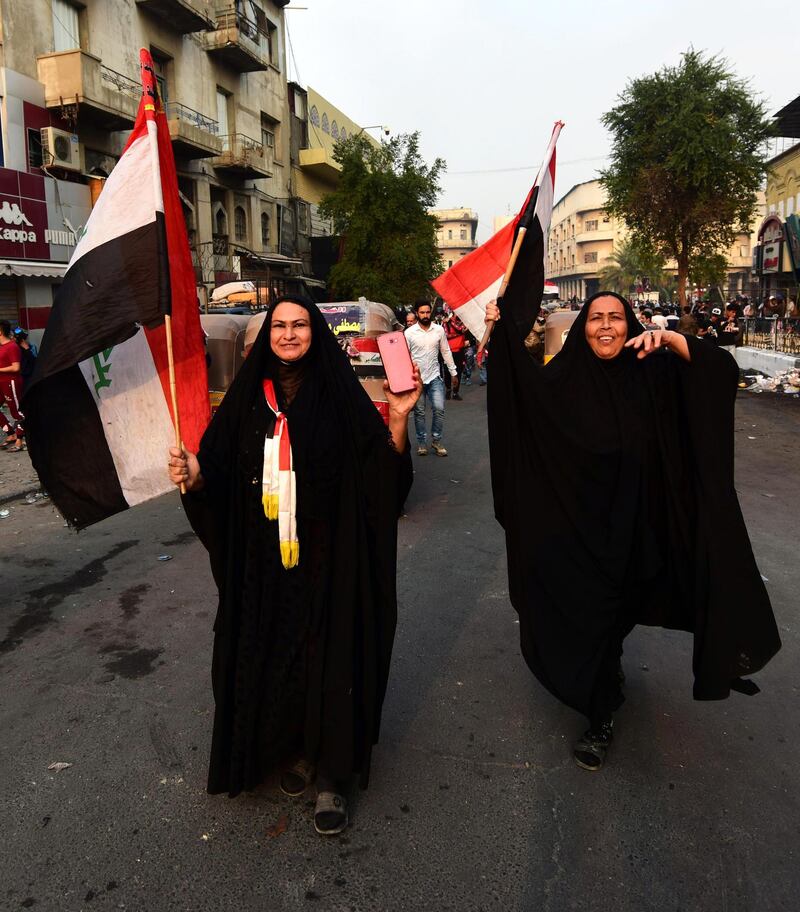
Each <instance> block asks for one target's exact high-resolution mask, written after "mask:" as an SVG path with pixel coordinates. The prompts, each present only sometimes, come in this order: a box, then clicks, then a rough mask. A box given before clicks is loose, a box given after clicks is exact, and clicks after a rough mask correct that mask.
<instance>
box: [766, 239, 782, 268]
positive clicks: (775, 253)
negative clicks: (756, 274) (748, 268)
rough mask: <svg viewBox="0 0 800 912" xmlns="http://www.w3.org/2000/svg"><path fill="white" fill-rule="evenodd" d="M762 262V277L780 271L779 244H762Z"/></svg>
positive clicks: (778, 242)
mask: <svg viewBox="0 0 800 912" xmlns="http://www.w3.org/2000/svg"><path fill="white" fill-rule="evenodd" d="M762 256H763V260H762V264H761V272H762V274H763V275H767V274H768V273H773V272H780V271H781V242H780V241H773V242H772V243H770V244H764V252H763V254H762Z"/></svg>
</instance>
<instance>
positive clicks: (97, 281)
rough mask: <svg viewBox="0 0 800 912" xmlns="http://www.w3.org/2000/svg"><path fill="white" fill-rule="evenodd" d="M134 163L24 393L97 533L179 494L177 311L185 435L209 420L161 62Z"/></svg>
mask: <svg viewBox="0 0 800 912" xmlns="http://www.w3.org/2000/svg"><path fill="white" fill-rule="evenodd" d="M140 58H141V65H142V83H143V88H144V91H143V94H142V100H141V103H140V105H139V112H138V115H137V117H136V123H135V125H134V128H133V131H132V133H131V135H130V138H129V139H128V143H127V145H126V146H125V149H124V151H123V153H122V156H121V158H120V160H119V162H118V163H117V165H116V167H115V168H114V170H113V171H112V173H111V175H110V176H109V178H108V180H107V181H106V182H105V186H104V188H103V192H102V193H101V194H100V197H99V199H98V201H97V204H96V205H95V207H94V209H93V210H92V213H91V216H90V218H89V221H88V222H87V224H86V228H85V231H84V233H83V235H82V237H81V238H80V240H79V242H78V245H77V246H76V248H75V252H74V253H73V255H72V259H71V260H70V263H69V266H68V268H67V273H66V276H65V279H64V283H63V284H62V286H61V288H60V289H59V292H58V295H57V297H56V300H55V303H54V305H53V311H52V314H51V316H50V320H49V322H48V326H47V330H46V332H45V334H44V337H43V339H42V346H41V350H40V353H39V357H38V359H37V363H36V370H35V373H34V375H33V377H32V378H31V380H30V381H29V382H28V384H27V386H26V389H25V396H24V399H23V410H24V412H25V419H26V420H25V431H26V437H27V440H28V447H29V450H30V455H31V460H32V461H33V465H34V467H35V469H36V471H37V472H38V474H39V478H40V479H41V482H42V484H43V486H44V488H45V489H46V490H47V491H48V492H49V494H50V496H51V498H52V500H53V502H54V503H55V505H56V506H57V507H58V509H59V510H60V511H61V513H62V514H63V516H64V517H65V519H66V520H67V521H68V522H69V523H70V525H72V526H75V527H77V528H82V527H84V526H87V525H90V524H91V523H93V522H97V521H98V520H101V519H104V518H105V517H107V516H110V515H112V514H114V513H118V512H119V511H121V510H124V509H127V508H128V507H131V506H134V505H135V504H138V503H141V502H143V501H145V500H149V499H150V498H152V497H157V496H158V495H160V494H163V493H165V492H166V491H169V490H174V487H173V485H172V484H171V483H170V481H169V478H168V475H167V468H166V464H167V448H168V447H169V446H171V445H173V444H174V442H175V431H174V424H173V419H174V415H173V406H172V400H171V394H170V382H169V370H168V352H167V333H166V328H165V325H164V322H165V317H167V316H170V315H171V318H172V349H173V354H174V361H175V374H176V388H177V400H178V411H179V415H180V423H181V432H182V436H183V440H184V441H185V443H186V446H187V447H188V448H189V449H190V450H193V451H196V450H197V446H198V443H199V440H200V437H201V435H202V433H203V431H204V430H205V427H206V425H207V424H208V420H209V400H208V384H207V379H206V364H205V350H204V344H203V333H202V329H201V326H200V316H199V309H198V306H197V293H196V290H195V275H194V267H193V265H192V260H191V254H190V252H189V242H188V238H187V234H186V226H185V222H184V218H183V213H182V211H181V204H180V199H179V196H178V182H177V175H176V172H175V160H174V157H173V152H172V143H171V140H170V135H169V127H168V125H167V120H166V116H165V114H164V110H163V107H162V105H161V101H160V99H159V97H158V90H157V86H156V81H155V73H154V69H153V61H152V59H151V57H150V54H149V53H148V52H147V51H145V50H142V51H141V54H140Z"/></svg>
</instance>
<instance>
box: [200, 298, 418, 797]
mask: <svg viewBox="0 0 800 912" xmlns="http://www.w3.org/2000/svg"><path fill="white" fill-rule="evenodd" d="M284 301H290V302H291V303H294V304H298V305H299V306H301V307H303V308H305V310H306V311H307V312H308V314H309V318H310V321H311V329H312V342H311V346H310V348H309V350H308V352H307V353H306V354H305V355H304V357H303V358H302V359H300V360H299V361H297V362H293V363H291V364H289V365H285V364H283V363H282V362H280V361H279V360H278V358H277V357H276V356H275V354H274V353H273V351H272V347H271V344H270V329H271V322H272V316H273V314H274V311H275V307H277V306H278V304H280V303H282V302H284ZM265 377H270V378H271V379H273V380H274V381H275V384H276V388H277V392H278V397H279V402H280V404H281V407H282V408H283V410H284V411H285V412H286V414H287V417H288V422H289V432H290V435H291V441H292V453H293V457H294V463H295V470H296V477H297V492H298V493H297V521H298V536H299V539H300V563H299V566H298V567H297V568H295V569H292V570H284V569H283V567H282V566H281V563H280V557H279V549H278V537H277V524H276V523H274V522H272V523H268V522H266V521H265V518H264V516H263V509H262V507H261V504H260V499H261V498H260V494H261V469H262V465H263V444H264V436H265V434H267V433H270V432H271V429H272V427H273V424H274V416H273V415H272V413H271V412H270V410H269V409H268V408H267V406H266V403H265V401H264V394H263V380H264V378H265ZM281 382H283V384H284V386H286V387H287V391H288V388H291V390H292V391H293V396H290V397H288V398H290V399H291V401H290V402H287V401H286V398H287V397H285V396H284V390H283V389H282V387H281ZM198 459H199V461H200V465H201V470H202V473H203V476H204V478H205V480H206V487H205V489H204V491H203V492H201V494H200V495H188V496H187V497H185V498H184V503H185V504H186V511H187V514H188V515H189V518H190V520H191V522H192V525H193V527H194V528H195V530H196V531H197V532H198V534H199V535H200V537H201V539H202V540H203V542H204V544H205V545H206V547H207V548H208V550H209V554H210V558H211V564H212V570H213V572H214V577H215V580H216V582H217V585H218V588H219V594H220V601H219V610H218V613H217V618H216V622H215V627H214V629H215V644H214V663H213V668H212V678H213V683H214V696H215V701H216V706H217V710H216V715H215V720H214V732H213V738H212V749H211V763H210V770H209V790H210V791H212V792H221V791H227V792H229V793H230V794H231V795H234V794H237V793H238V792H239V791H240V790H242V789H249V788H253V787H254V786H255V785H257V784H258V783H259V782H260V781H261V780H262V779H263V778H264V776H265V774H266V773H267V772H268V771H269V769H271V768H272V767H274V766H275V765H276V763H279V762H281V761H282V760H284V759H286V756H285V755H286V753H287V752H288V751H289V750H292V749H295V748H296V747H297V745H295V744H289V743H285V739H286V730H287V728H291V727H292V726H294V727H297V724H298V718H297V716H298V715H299V716H301V717H302V718H301V719H300V728H301V729H302V730H303V731H302V741H303V744H302V745H301V748H302V749H303V750H304V751H305V752H306V754H307V755H308V756H309V759H311V760H317V759H318V758H319V756H320V755H321V754H324V757H325V762H326V765H327V767H328V769H327V772H328V773H329V774H331V775H333V776H335V777H339V778H345V777H347V776H349V775H350V774H352V773H360V774H361V777H362V784H366V780H367V776H368V770H369V760H370V752H371V747H372V744H373V743H374V742H375V741H376V740H377V736H378V729H379V723H380V715H381V706H382V703H383V697H384V693H385V689H386V683H387V678H388V673H389V663H390V658H391V649H392V643H393V638H394V629H395V624H396V614H397V605H396V591H395V574H396V547H397V545H396V536H397V517H398V515H399V512H400V508H401V506H402V504H403V502H404V500H405V498H406V496H407V493H408V489H409V487H410V483H411V465H410V457H409V454H408V451H407V450H406V453H405V454H403V455H402V456H400V455H398V454H397V453H396V452H395V451H394V450H393V449H392V448H391V447H390V445H389V441H388V434H387V430H386V427H385V426H384V424H383V421H382V419H381V417H380V415H379V414H378V412H377V410H376V408H375V406H374V405H373V404H372V402H371V401H370V399H369V397H368V396H367V394H366V392H365V390H364V388H363V387H362V386H361V384H360V383H359V382H358V379H357V378H356V376H355V374H354V372H353V370H352V368H351V366H350V363H349V361H348V360H347V357H346V355H345V354H344V353H343V352H342V350H341V349H340V348H339V346H338V344H337V342H336V339H335V337H334V336H333V334H332V333H331V332H330V330H329V328H328V326H327V324H326V323H325V320H324V318H323V317H322V314H321V313H320V312H319V310H318V308H317V307H316V306H314V305H313V304H312V303H311V302H308V301H306V300H305V299H302V298H294V297H293V298H283V299H281V300H280V301H278V302H276V304H275V305H274V306H273V307H272V308H271V309H270V310H269V312H268V314H267V318H266V319H265V321H264V324H263V326H262V328H261V330H260V332H259V335H258V337H257V338H256V341H255V343H254V345H253V347H252V349H251V350H250V354H249V355H248V357H247V359H246V361H245V363H244V364H243V366H242V368H241V369H240V371H239V373H238V374H237V376H236V378H235V379H234V381H233V383H232V385H231V387H230V389H229V390H228V392H227V394H226V395H225V398H224V399H223V401H222V404H221V405H220V408H219V410H218V412H217V413H216V415H215V416H214V418H213V419H212V422H211V424H210V425H209V427H208V429H207V431H206V433H205V435H204V437H203V440H202V442H201V446H200V451H199V453H198Z"/></svg>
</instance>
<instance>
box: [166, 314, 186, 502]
mask: <svg viewBox="0 0 800 912" xmlns="http://www.w3.org/2000/svg"><path fill="white" fill-rule="evenodd" d="M164 329H165V331H166V337H167V364H168V365H169V391H170V394H171V395H172V415H173V420H174V424H175V446H176V447H177V448H178V449H179V450H182V449H183V442H182V441H181V416H180V412H179V411H178V387H177V384H176V383H175V356H174V355H173V352H172V316H171V315H170V314H167V315H166V316H165V317H164ZM185 493H186V485H185V484H184V483H183V482H181V494H185Z"/></svg>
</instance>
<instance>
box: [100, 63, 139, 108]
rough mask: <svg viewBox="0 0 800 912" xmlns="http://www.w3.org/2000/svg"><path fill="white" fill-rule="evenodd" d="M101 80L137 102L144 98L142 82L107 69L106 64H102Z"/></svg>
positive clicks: (109, 68)
mask: <svg viewBox="0 0 800 912" xmlns="http://www.w3.org/2000/svg"><path fill="white" fill-rule="evenodd" d="M100 79H101V81H102V82H105V83H106V84H107V85H109V86H111V87H113V88H114V89H116V90H117V91H118V92H120V93H121V94H122V95H129V96H130V97H131V98H135V99H136V100H137V101H138V100H139V99H140V98H141V97H142V84H141V82H136V81H135V80H133V79H129V78H128V77H127V76H123V75H122V73H118V72H117V71H116V70H112V69H111V67H107V66H106V65H105V64H104V63H101V64H100Z"/></svg>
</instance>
